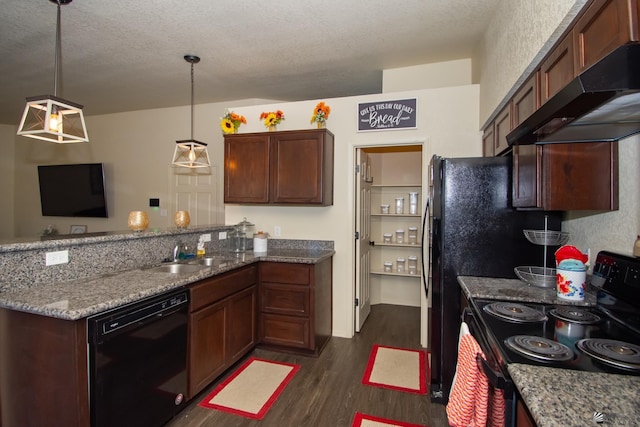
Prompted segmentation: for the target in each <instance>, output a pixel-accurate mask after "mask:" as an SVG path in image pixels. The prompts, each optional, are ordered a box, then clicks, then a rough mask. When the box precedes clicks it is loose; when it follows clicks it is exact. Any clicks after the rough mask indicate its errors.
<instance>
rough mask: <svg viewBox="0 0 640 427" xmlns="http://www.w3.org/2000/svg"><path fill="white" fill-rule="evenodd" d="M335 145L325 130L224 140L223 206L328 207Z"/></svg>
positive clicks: (331, 202)
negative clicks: (234, 204)
mask: <svg viewBox="0 0 640 427" xmlns="http://www.w3.org/2000/svg"><path fill="white" fill-rule="evenodd" d="M333 139H334V137H333V134H332V133H331V132H329V131H328V130H327V129H312V130H299V131H284V132H264V133H251V134H232V135H227V136H225V139H224V147H225V148H224V149H225V159H224V201H225V203H239V204H274V205H310V206H313V205H316V206H330V205H332V204H333Z"/></svg>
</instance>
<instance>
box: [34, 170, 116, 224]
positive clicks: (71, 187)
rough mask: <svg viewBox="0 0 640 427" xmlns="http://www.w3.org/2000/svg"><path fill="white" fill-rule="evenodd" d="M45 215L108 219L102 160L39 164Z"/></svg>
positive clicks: (41, 199)
mask: <svg viewBox="0 0 640 427" xmlns="http://www.w3.org/2000/svg"><path fill="white" fill-rule="evenodd" d="M38 180H39V182H40V202H41V204H42V215H43V216H69V217H90V218H107V217H108V215H107V199H106V196H105V191H104V170H103V167H102V163H85V164H75V165H46V166H38Z"/></svg>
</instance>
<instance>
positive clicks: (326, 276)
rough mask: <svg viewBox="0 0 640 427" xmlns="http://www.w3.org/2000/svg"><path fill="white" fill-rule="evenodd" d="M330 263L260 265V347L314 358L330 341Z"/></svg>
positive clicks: (329, 259)
mask: <svg viewBox="0 0 640 427" xmlns="http://www.w3.org/2000/svg"><path fill="white" fill-rule="evenodd" d="M331 265H332V259H331V258H328V259H326V260H324V261H322V262H320V263H318V264H295V263H277V262H262V263H260V313H259V320H258V322H259V325H260V326H259V334H260V343H261V345H262V346H265V347H269V348H273V349H277V350H281V351H289V352H295V353H300V354H305V355H313V356H317V355H319V354H320V352H321V351H322V349H323V348H324V346H325V345H326V343H327V342H328V341H329V339H330V338H331V329H332V319H331V316H332V289H331V287H332V268H331Z"/></svg>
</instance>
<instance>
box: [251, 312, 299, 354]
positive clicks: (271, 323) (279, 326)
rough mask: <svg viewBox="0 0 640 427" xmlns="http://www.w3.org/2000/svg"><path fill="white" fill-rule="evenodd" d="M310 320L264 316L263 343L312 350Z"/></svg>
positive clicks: (275, 315) (271, 315)
mask: <svg viewBox="0 0 640 427" xmlns="http://www.w3.org/2000/svg"><path fill="white" fill-rule="evenodd" d="M309 330H310V329H309V319H306V318H303V317H294V316H280V315H277V314H263V315H262V326H261V331H260V335H261V341H262V343H263V344H273V345H281V346H287V347H298V348H311V347H310V345H311V343H310V335H309Z"/></svg>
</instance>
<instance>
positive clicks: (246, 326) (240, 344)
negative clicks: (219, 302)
mask: <svg viewBox="0 0 640 427" xmlns="http://www.w3.org/2000/svg"><path fill="white" fill-rule="evenodd" d="M256 289H257V287H256V286H252V287H250V288H249V289H246V290H244V291H242V292H238V293H237V294H236V295H234V296H232V297H231V298H229V302H228V321H229V327H228V332H229V333H228V334H227V339H228V346H227V349H228V352H227V365H231V364H233V363H234V362H235V361H236V360H238V359H240V358H241V357H242V356H244V355H245V354H246V353H247V352H248V351H249V350H251V349H252V348H253V346H254V345H255V344H256V341H257V322H256V315H257V311H256V310H257V297H258V295H257V290H256Z"/></svg>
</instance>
